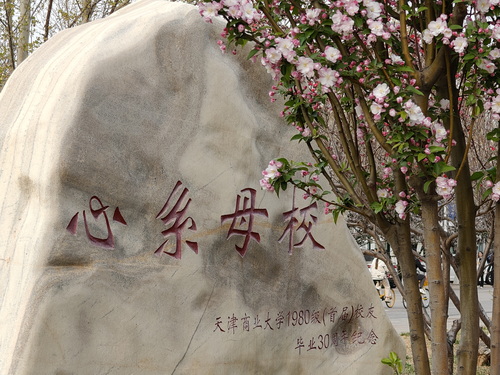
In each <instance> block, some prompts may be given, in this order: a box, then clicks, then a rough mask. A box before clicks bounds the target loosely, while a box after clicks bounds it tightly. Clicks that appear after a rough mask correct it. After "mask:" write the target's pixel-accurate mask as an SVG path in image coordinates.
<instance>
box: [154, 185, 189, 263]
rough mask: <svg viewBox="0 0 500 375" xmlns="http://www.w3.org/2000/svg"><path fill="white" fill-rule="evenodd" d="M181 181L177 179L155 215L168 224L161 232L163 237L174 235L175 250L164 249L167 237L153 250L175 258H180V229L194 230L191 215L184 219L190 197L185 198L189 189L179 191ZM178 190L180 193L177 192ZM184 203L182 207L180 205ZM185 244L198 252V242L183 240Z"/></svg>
mask: <svg viewBox="0 0 500 375" xmlns="http://www.w3.org/2000/svg"><path fill="white" fill-rule="evenodd" d="M181 185H182V182H180V181H177V183H176V184H175V187H174V189H173V190H172V192H171V193H170V195H169V197H168V199H167V201H166V203H165V205H164V206H163V208H162V209H161V210H160V212H159V213H158V215H156V218H157V219H160V220H161V221H162V222H163V223H164V224H165V225H166V226H168V225H170V227H169V228H167V229H165V230H164V231H162V232H161V234H163V236H164V237H168V236H175V252H174V253H170V252H167V251H165V250H164V249H165V246H166V244H167V242H168V238H167V239H166V240H165V241H164V242H163V243H162V244H161V245H160V247H159V248H158V249H157V250H156V251H155V254H161V253H162V252H163V253H165V254H168V255H170V256H172V257H174V258H176V259H181V246H182V231H183V230H184V229H186V227H187V226H188V225H189V224H190V225H189V227H188V228H187V229H189V230H192V231H195V230H196V223H195V221H194V220H193V218H191V217H187V218H186V219H184V216H185V215H186V212H187V210H188V208H189V204H190V203H191V198H189V199H186V196H187V194H188V193H189V190H188V189H187V188H184V189H182V192H180V189H181ZM179 192H180V193H179ZM174 195H175V196H177V197H178V198H177V201H176V202H175V203H173V204H171V200H173V199H172V197H173V196H174ZM182 205H184V206H183V207H181V206H182ZM185 242H186V245H188V246H189V247H190V248H191V250H193V251H194V252H195V253H196V254H198V243H197V242H193V241H185Z"/></svg>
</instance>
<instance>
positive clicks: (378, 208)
mask: <svg viewBox="0 0 500 375" xmlns="http://www.w3.org/2000/svg"><path fill="white" fill-rule="evenodd" d="M370 206H371V208H372V210H373V212H374V213H376V214H378V213H379V212H380V211H382V210H383V209H384V204H383V203H381V202H373V203H372V204H371V205H370Z"/></svg>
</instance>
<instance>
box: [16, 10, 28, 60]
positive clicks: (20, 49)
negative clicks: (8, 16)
mask: <svg viewBox="0 0 500 375" xmlns="http://www.w3.org/2000/svg"><path fill="white" fill-rule="evenodd" d="M30 26H31V10H30V0H21V7H20V10H19V41H18V43H17V65H19V64H21V63H22V62H23V61H24V60H26V58H27V57H28V46H29V42H30Z"/></svg>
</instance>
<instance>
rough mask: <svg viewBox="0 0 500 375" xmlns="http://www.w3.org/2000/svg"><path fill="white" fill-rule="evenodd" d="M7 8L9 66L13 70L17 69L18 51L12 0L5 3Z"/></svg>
mask: <svg viewBox="0 0 500 375" xmlns="http://www.w3.org/2000/svg"><path fill="white" fill-rule="evenodd" d="M3 7H4V10H5V23H6V28H7V38H8V41H9V68H10V70H11V71H13V70H14V69H16V53H15V49H16V48H15V43H14V27H13V25H12V14H13V13H14V4H13V2H12V0H5V1H4V3H3Z"/></svg>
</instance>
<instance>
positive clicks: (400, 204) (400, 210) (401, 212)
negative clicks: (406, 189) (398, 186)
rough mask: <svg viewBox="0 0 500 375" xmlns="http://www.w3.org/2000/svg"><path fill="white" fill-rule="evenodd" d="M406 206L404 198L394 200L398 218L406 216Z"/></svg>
mask: <svg viewBox="0 0 500 375" xmlns="http://www.w3.org/2000/svg"><path fill="white" fill-rule="evenodd" d="M406 206H408V202H407V201H404V200H399V201H397V202H396V208H395V209H396V212H397V214H398V216H399V218H400V219H402V220H404V219H405V218H406V212H405V211H406Z"/></svg>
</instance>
